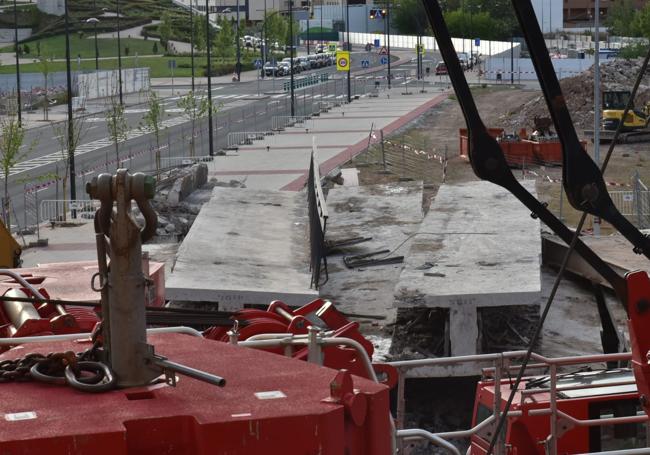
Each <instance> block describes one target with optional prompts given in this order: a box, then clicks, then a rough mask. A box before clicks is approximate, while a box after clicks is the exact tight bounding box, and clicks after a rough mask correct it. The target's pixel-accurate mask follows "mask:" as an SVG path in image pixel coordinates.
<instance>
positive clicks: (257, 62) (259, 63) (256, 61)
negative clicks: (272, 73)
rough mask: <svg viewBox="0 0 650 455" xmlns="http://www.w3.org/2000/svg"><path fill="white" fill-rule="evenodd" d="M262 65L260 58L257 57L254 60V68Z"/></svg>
mask: <svg viewBox="0 0 650 455" xmlns="http://www.w3.org/2000/svg"><path fill="white" fill-rule="evenodd" d="M262 66H264V64H263V63H262V60H260V59H259V58H258V59H257V60H255V68H257V69H260V68H261V67H262Z"/></svg>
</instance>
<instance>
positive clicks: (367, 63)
mask: <svg viewBox="0 0 650 455" xmlns="http://www.w3.org/2000/svg"><path fill="white" fill-rule="evenodd" d="M361 68H370V60H361Z"/></svg>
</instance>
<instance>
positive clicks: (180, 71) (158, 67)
mask: <svg viewBox="0 0 650 455" xmlns="http://www.w3.org/2000/svg"><path fill="white" fill-rule="evenodd" d="M169 60H176V68H175V69H174V76H175V77H189V76H191V75H192V70H191V68H189V65H190V62H191V59H190V57H139V58H138V59H137V67H149V68H150V71H151V73H150V76H151V77H171V74H172V73H171V70H170V69H169V68H168V67H167V65H168V63H167V62H168V61H169ZM194 61H195V68H196V76H197V77H201V76H203V75H204V74H203V71H204V69H205V67H206V66H207V61H206V58H205V57H204V56H202V57H195V59H194ZM226 63H227V64H228V65H230V66H231V67H232V66H234V60H229V61H227V62H226ZM212 65H213V66H217V67H219V66H221V62H220V61H218V60H216V59H214V60H213V62H212ZM243 65H244V68H243V69H244V70H248V69H252V65H251V64H250V61H245V62H244V64H243ZM135 66H136V59H135V58H134V57H128V58H122V68H133V67H135ZM181 66H187V67H186V68H183V67H181ZM99 68H100V69H115V68H117V59H110V60H100V61H99ZM78 69H80V68H79V65H77V62H76V61H73V62H72V70H73V71H76V70H78ZM81 69H82V70H94V69H95V61H94V60H82V61H81ZM50 71H51V72H55V71H65V62H53V63H51V65H50ZM15 72H16V66H15V65H3V66H0V74H14V73H15ZM20 72H21V73H40V68H39V64H38V63H30V64H23V65H20ZM230 72H232V69H227V70H224V74H228V73H230Z"/></svg>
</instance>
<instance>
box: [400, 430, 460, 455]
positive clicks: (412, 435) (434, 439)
mask: <svg viewBox="0 0 650 455" xmlns="http://www.w3.org/2000/svg"><path fill="white" fill-rule="evenodd" d="M397 438H398V439H407V440H408V439H426V440H427V441H429V442H431V443H432V444H433V445H435V446H438V447H442V448H443V449H446V450H447V451H448V452H451V453H453V454H454V455H460V451H459V450H458V448H457V447H456V446H455V445H453V444H452V443H451V442H449V441H445V440H444V439H442V438H441V437H440V436H437V435H435V434H433V433H430V432H428V431H426V430H422V429H420V428H416V429H412V430H398V431H397Z"/></svg>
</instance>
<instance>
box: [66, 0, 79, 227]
mask: <svg viewBox="0 0 650 455" xmlns="http://www.w3.org/2000/svg"><path fill="white" fill-rule="evenodd" d="M63 8H64V10H65V11H64V14H63V16H64V21H65V73H66V85H67V87H66V88H67V90H68V96H67V99H68V100H67V101H68V167H69V169H68V172H69V173H70V200H71V201H74V200H75V199H77V186H76V184H75V166H74V124H73V119H72V74H71V71H70V23H69V19H68V0H64V2H63ZM76 215H77V214H76V210H72V218H76Z"/></svg>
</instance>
